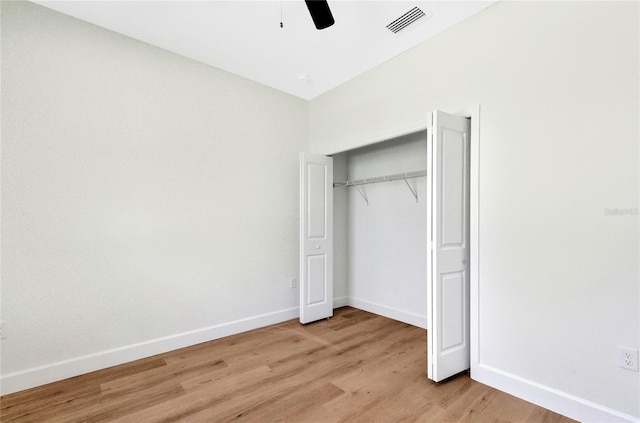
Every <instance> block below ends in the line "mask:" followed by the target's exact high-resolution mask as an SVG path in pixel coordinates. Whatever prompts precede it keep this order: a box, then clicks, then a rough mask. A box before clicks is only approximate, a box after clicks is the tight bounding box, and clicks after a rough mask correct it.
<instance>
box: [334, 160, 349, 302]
mask: <svg viewBox="0 0 640 423" xmlns="http://www.w3.org/2000/svg"><path fill="white" fill-rule="evenodd" d="M347 179H349V170H348V164H347V155H346V154H336V155H335V156H333V180H334V181H344V180H347ZM333 298H334V300H333V306H334V308H337V307H342V306H345V305H347V304H348V302H349V199H348V191H347V190H345V189H340V188H334V189H333Z"/></svg>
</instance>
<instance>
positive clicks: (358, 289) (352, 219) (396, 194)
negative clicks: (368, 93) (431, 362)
mask: <svg viewBox="0 0 640 423" xmlns="http://www.w3.org/2000/svg"><path fill="white" fill-rule="evenodd" d="M426 136H427V135H426V131H420V132H417V133H413V134H409V135H405V136H402V137H398V138H395V139H392V140H388V141H384V142H381V143H377V144H373V145H370V146H366V147H362V148H358V149H355V150H349V151H346V152H344V153H340V154H337V155H335V156H334V182H340V181H346V180H358V179H364V178H374V177H379V176H385V175H393V174H400V173H405V172H412V171H420V170H425V169H426V168H427V141H426ZM407 182H408V183H409V184H410V185H411V187H412V188H413V190H414V191H415V192H416V194H417V196H418V201H417V202H416V198H415V197H414V195H413V194H412V192H411V190H410V188H409V187H408V186H407V183H406V182H405V180H404V179H399V180H394V181H385V182H378V183H372V184H366V185H359V186H358V188H360V190H362V191H363V193H364V194H365V195H366V197H367V199H368V202H369V204H367V202H366V201H365V199H364V198H363V196H362V195H361V194H360V193H359V192H358V190H357V189H356V188H355V187H352V186H351V187H335V188H334V189H333V194H334V296H335V298H336V303H337V304H338V305H340V304H344V303H347V304H350V305H352V306H354V307H358V308H361V309H364V310H368V311H371V312H374V313H377V314H380V315H384V316H387V317H391V318H393V319H396V320H400V321H404V322H406V323H410V324H413V325H416V326H421V327H424V328H426V325H427V223H428V222H427V178H426V177H424V176H422V177H417V178H410V179H407Z"/></svg>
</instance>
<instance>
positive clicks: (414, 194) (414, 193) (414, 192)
mask: <svg viewBox="0 0 640 423" xmlns="http://www.w3.org/2000/svg"><path fill="white" fill-rule="evenodd" d="M404 182H405V183H406V184H407V186H408V187H409V189H410V190H411V194H413V196H414V197H415V198H416V203H417V202H418V193H417V192H416V191H415V190H414V189H413V187H412V186H411V184H410V183H409V181H407V178H404Z"/></svg>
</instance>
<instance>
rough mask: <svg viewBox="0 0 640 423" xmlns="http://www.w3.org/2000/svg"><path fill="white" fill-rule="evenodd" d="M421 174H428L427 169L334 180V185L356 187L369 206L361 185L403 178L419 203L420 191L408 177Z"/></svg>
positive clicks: (415, 176)
mask: <svg viewBox="0 0 640 423" xmlns="http://www.w3.org/2000/svg"><path fill="white" fill-rule="evenodd" d="M420 176H427V171H426V169H425V170H416V171H414V172H405V173H396V174H394V175H385V176H376V177H374V178H365V179H356V180H353V181H342V182H334V183H333V187H334V188H337V187H354V188H355V189H357V190H358V192H359V193H360V195H361V196H362V198H363V199H364V201H365V202H366V203H367V206H368V205H369V198H367V194H366V192H364V191H363V190H361V189H360V188H358V186H359V185H365V184H375V183H377V182H387V181H397V180H399V179H403V180H404V182H405V183H406V184H407V187H408V188H409V189H410V190H411V194H413V196H414V197H415V199H416V203H417V202H418V193H417V192H416V190H414V189H413V187H412V186H411V184H410V183H409V181H407V179H409V178H418V177H420Z"/></svg>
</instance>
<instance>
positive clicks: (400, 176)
mask: <svg viewBox="0 0 640 423" xmlns="http://www.w3.org/2000/svg"><path fill="white" fill-rule="evenodd" d="M478 110H479V109H478ZM478 114H479V113H478ZM429 120H430V122H429V124H428V125H427V128H426V130H420V131H416V132H413V133H409V134H408V135H403V136H399V137H397V138H394V139H390V140H386V141H384V142H380V143H376V144H371V145H368V146H365V147H362V148H357V149H353V150H349V151H345V152H342V153H339V154H335V155H333V156H332V157H328V156H322V155H316V154H308V153H303V154H302V155H301V162H300V322H301V323H309V322H312V321H315V320H319V319H322V318H326V317H329V316H331V315H332V314H333V307H334V306H340V305H347V304H348V305H351V306H354V307H357V308H361V309H364V310H367V311H371V312H373V313H377V314H380V315H383V316H387V317H390V318H393V319H396V320H400V321H404V322H407V323H410V324H413V325H416V326H420V327H424V328H427V329H428V331H427V334H428V366H427V368H428V376H429V378H431V379H433V380H435V381H439V380H443V379H445V378H447V377H449V376H451V375H453V374H455V373H458V372H460V371H462V370H465V369H468V368H469V363H470V327H471V324H470V273H471V272H470V270H471V267H470V250H471V242H470V233H471V230H470V205H471V194H470V191H471V189H470V188H471V183H470V174H471V148H472V143H471V139H472V132H471V121H470V119H469V118H465V117H462V116H456V115H450V114H447V113H443V112H440V111H435V112H433V113H432V114H431V115H430V119H429ZM474 134H475V135H474V136H473V138H475V139H476V141H477V127H474ZM476 145H477V142H476ZM476 151H477V150H476ZM476 157H477V155H476ZM474 168H475V171H476V172H477V167H474ZM474 198H477V193H475V194H474Z"/></svg>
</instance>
